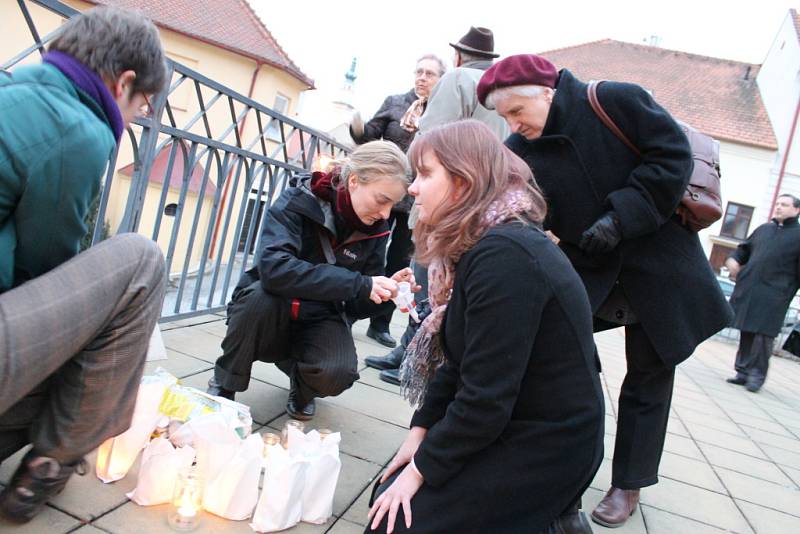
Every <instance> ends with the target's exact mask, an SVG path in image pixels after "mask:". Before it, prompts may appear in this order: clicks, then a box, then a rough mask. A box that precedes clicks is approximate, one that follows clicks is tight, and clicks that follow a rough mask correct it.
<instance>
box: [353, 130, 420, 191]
mask: <svg viewBox="0 0 800 534" xmlns="http://www.w3.org/2000/svg"><path fill="white" fill-rule="evenodd" d="M337 163H338V166H339V167H340V169H341V170H340V172H339V177H340V179H339V187H344V184H345V183H347V180H348V179H349V178H350V176H351V175H353V174H355V175H356V176H357V177H358V181H359V182H361V183H362V184H368V183H370V182H374V181H376V180H381V179H385V178H388V179H390V180H396V181H398V182H401V183H403V185H405V187H406V188H408V186H409V185H410V183H411V179H410V176H411V169H410V167H409V165H408V158H407V157H406V155H405V154H403V151H402V150H400V149H399V148H397V145H395V144H394V143H391V142H389V141H370V142H369V143H364V144H363V145H359V146H358V147H356V149H355V150H353V152H351V153H350V155H349V156H348V157H347V158H345V159H343V160H341V161H339V162H337Z"/></svg>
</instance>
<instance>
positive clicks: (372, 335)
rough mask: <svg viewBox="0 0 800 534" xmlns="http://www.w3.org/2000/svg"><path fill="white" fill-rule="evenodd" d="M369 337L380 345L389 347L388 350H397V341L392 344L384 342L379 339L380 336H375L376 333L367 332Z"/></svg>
mask: <svg viewBox="0 0 800 534" xmlns="http://www.w3.org/2000/svg"><path fill="white" fill-rule="evenodd" d="M367 337H368V338H370V339H372V340H373V341H376V342H378V343H380V344H381V345H383V346H384V347H387V348H390V349H393V348H395V347H396V346H397V341H392V342H389V341H382V340H380V339H378V335H377V334H374V333H372V332H370V331H369V330H367Z"/></svg>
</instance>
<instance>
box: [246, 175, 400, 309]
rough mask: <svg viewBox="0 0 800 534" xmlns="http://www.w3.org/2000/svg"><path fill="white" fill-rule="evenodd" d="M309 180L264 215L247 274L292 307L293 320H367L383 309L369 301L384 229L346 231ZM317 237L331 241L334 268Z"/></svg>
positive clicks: (385, 237) (379, 266) (385, 234)
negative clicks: (336, 317) (253, 264)
mask: <svg viewBox="0 0 800 534" xmlns="http://www.w3.org/2000/svg"><path fill="white" fill-rule="evenodd" d="M309 181H310V176H303V177H301V178H300V179H296V180H295V181H294V182H293V183H292V185H293V186H295V187H289V188H287V189H286V191H284V192H283V193H282V194H281V196H280V197H278V199H277V200H276V201H275V203H274V204H273V205H272V206H271V207H270V208H269V210H268V211H267V216H266V221H265V222H264V225H263V230H262V235H261V244H260V246H261V251H260V256H259V260H258V263H257V265H256V267H254V268H253V269H251V270H250V271H248V274H249V275H250V276H251V278H252V279H253V280H258V279H260V280H261V286H262V287H263V288H264V290H265V291H267V292H269V293H273V294H275V295H279V296H283V297H286V298H287V300H288V301H290V302H291V303H292V306H291V314H292V318H293V319H297V320H314V319H319V318H322V317H326V316H332V315H337V314H341V313H345V314H346V315H347V316H348V317H349V318H350V319H360V318H365V317H371V316H373V315H376V314H378V313H380V312H381V310H382V307H383V305H381V306H379V305H376V304H374V303H373V302H372V301H371V300H370V299H369V294H370V291H371V289H372V278H371V277H372V276H382V275H383V272H384V257H385V255H386V242H387V241H388V239H389V237H388V236H389V229H388V227H386V225H385V223H384V225H383V227H381V228H380V229H378V230H377V231H376V232H375V233H374V234H373V235H365V234H362V233H360V232H350V231H348V230H347V228H346V225H345V224H344V222H343V221H342V220H341V219H340V218H339V216H338V214H336V213H335V212H334V207H333V206H332V205H331V204H330V203H328V202H326V201H324V200H322V199H320V198H318V197H316V196H314V194H313V193H312V192H311V190H310V189H309ZM321 238H324V239H328V240H330V242H331V246H332V250H333V252H334V254H335V257H336V263H335V264H329V263H328V262H327V261H326V259H325V252H324V250H323V248H322V241H321Z"/></svg>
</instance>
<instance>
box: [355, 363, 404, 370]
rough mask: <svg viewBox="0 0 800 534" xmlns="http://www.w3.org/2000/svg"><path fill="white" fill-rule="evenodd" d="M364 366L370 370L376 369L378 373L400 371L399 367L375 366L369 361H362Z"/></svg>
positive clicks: (380, 364) (381, 364) (382, 364)
mask: <svg viewBox="0 0 800 534" xmlns="http://www.w3.org/2000/svg"><path fill="white" fill-rule="evenodd" d="M364 365H366V366H367V367H369V368H370V369H377V370H378V371H391V370H392V369H400V365H399V364H398V365H386V364H384V363H379V364H375V363H372V362H370V361H367V360H364Z"/></svg>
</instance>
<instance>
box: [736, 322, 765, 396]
mask: <svg viewBox="0 0 800 534" xmlns="http://www.w3.org/2000/svg"><path fill="white" fill-rule="evenodd" d="M774 343H775V338H774V337H769V336H765V335H763V334H756V333H755V332H741V334H740V338H739V350H738V351H737V352H736V363H735V367H736V372H737V373H738V374H741V375H743V376H744V377H745V378H746V379H747V381H748V383H750V384H754V385H756V386H758V387H761V386H762V385H763V384H764V381H765V380H766V379H767V370H768V369H769V357H770V356H771V355H772V345H773V344H774Z"/></svg>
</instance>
